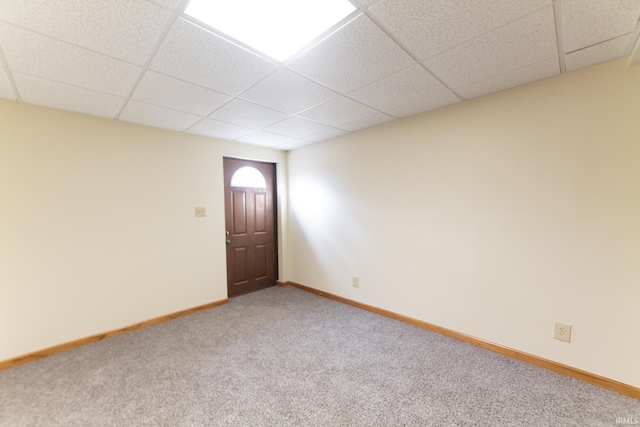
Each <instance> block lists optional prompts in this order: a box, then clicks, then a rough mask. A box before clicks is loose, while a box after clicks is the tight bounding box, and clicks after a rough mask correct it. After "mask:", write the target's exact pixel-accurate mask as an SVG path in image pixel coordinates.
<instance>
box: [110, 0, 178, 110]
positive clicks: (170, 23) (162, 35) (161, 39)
mask: <svg viewBox="0 0 640 427" xmlns="http://www.w3.org/2000/svg"><path fill="white" fill-rule="evenodd" d="M188 2H189V0H180V1H179V2H178V4H177V5H176V7H175V8H174V10H173V13H172V14H171V16H170V17H169V19H168V20H167V23H166V24H165V26H164V28H163V30H162V32H161V33H160V36H159V37H158V40H157V41H156V44H155V45H154V46H153V49H151V53H150V54H149V57H148V58H147V60H146V61H145V63H144V64H143V65H142V71H141V72H140V75H139V76H138V78H137V79H136V81H135V83H134V84H133V87H132V88H131V91H130V92H129V95H127V97H126V98H125V102H124V104H122V108H120V111H118V114H116V116H115V120H118V119H120V115H121V114H122V112H123V111H124V109H125V108H126V107H127V104H128V103H129V101H131V97H132V96H133V94H134V93H135V91H136V89H137V88H138V85H139V84H140V82H141V81H142V78H143V77H144V75H145V73H146V72H147V70H148V69H149V66H150V65H151V62H153V59H154V58H155V57H156V54H157V53H158V50H159V49H160V46H162V43H163V42H164V39H165V38H167V34H169V31H171V28H172V27H173V24H175V22H176V21H177V20H178V18H179V17H180V15H181V14H182V11H183V10H184V8H185V7H186V6H187V3H188Z"/></svg>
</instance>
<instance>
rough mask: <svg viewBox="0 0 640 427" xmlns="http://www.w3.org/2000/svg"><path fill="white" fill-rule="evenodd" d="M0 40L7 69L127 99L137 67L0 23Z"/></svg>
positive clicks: (133, 82)
mask: <svg viewBox="0 0 640 427" xmlns="http://www.w3.org/2000/svg"><path fill="white" fill-rule="evenodd" d="M0 41H2V46H3V50H4V54H5V57H6V58H7V62H8V64H9V68H11V69H12V70H13V71H17V72H21V73H24V74H30V75H33V76H37V77H43V78H46V79H49V80H54V81H59V82H61V83H67V84H71V85H74V86H80V87H84V88H87V89H92V90H96V91H98V92H105V93H109V94H112V95H117V96H128V95H129V93H130V92H131V89H132V88H133V85H134V84H135V82H136V80H137V78H138V76H139V75H140V72H141V68H139V67H137V66H135V65H131V64H129V63H126V62H122V61H119V60H117V59H113V58H110V57H107V56H104V55H101V54H99V53H95V52H91V51H89V50H86V49H82V48H79V47H76V46H72V45H70V44H68V43H64V42H60V41H57V40H54V39H51V38H49V37H44V36H41V35H38V34H35V33H32V32H31V31H26V30H23V29H20V28H17V27H14V26H11V25H2V24H0Z"/></svg>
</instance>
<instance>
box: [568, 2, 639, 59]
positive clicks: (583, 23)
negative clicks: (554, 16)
mask: <svg viewBox="0 0 640 427" xmlns="http://www.w3.org/2000/svg"><path fill="white" fill-rule="evenodd" d="M562 16H563V21H564V22H563V23H564V44H565V52H573V51H575V50H577V49H582V48H583V47H587V46H591V45H594V44H597V43H601V42H603V41H605V40H610V39H613V38H616V37H618V36H621V35H623V34H627V33H630V32H633V31H634V30H635V29H636V25H637V24H638V18H640V1H638V0H606V1H603V0H566V1H565V2H564V4H563V10H562Z"/></svg>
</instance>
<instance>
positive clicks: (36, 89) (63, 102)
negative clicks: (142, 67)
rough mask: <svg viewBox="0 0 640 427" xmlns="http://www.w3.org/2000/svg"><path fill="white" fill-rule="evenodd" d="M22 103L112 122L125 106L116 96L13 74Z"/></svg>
mask: <svg viewBox="0 0 640 427" xmlns="http://www.w3.org/2000/svg"><path fill="white" fill-rule="evenodd" d="M14 79H15V82H16V86H17V87H18V91H20V96H21V97H22V101H24V102H28V103H29V104H35V105H43V106H45V107H51V108H57V109H59V110H67V111H75V112H78V113H84V114H91V115H92V116H98V117H106V118H109V119H113V118H114V117H115V116H116V115H117V114H118V112H119V111H120V109H121V108H122V106H123V105H124V103H125V99H124V98H121V97H119V96H114V95H107V94H106V93H100V92H96V91H93V90H90V89H84V88H81V87H76V86H70V85H67V84H64V83H58V82H53V81H51V80H46V79H41V78H39V77H33V76H29V75H26V74H21V73H14Z"/></svg>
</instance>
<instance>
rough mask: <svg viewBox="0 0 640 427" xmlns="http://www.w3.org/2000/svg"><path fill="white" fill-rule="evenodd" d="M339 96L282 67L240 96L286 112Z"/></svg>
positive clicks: (295, 111)
mask: <svg viewBox="0 0 640 427" xmlns="http://www.w3.org/2000/svg"><path fill="white" fill-rule="evenodd" d="M336 96H338V95H337V94H336V93H335V92H333V91H330V90H329V89H327V88H324V87H322V86H320V85H319V84H317V83H314V82H312V81H311V80H308V79H306V78H305V77H302V76H300V75H298V74H296V73H294V72H292V71H289V70H287V69H284V68H281V69H279V70H278V71H276V72H275V73H273V74H272V75H270V76H268V77H267V78H266V79H264V80H263V81H261V82H260V83H258V84H257V85H255V86H254V87H252V88H251V89H249V90H247V91H246V92H244V93H243V94H242V95H241V96H240V97H241V98H243V99H246V100H248V101H252V102H255V103H256V104H260V105H264V106H265V107H269V108H273V109H275V110H279V111H284V112H285V113H289V114H295V113H298V112H300V111H302V110H306V109H307V108H310V107H313V106H315V105H318V104H322V103H323V102H325V101H328V100H330V99H331V98H335V97H336Z"/></svg>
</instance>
